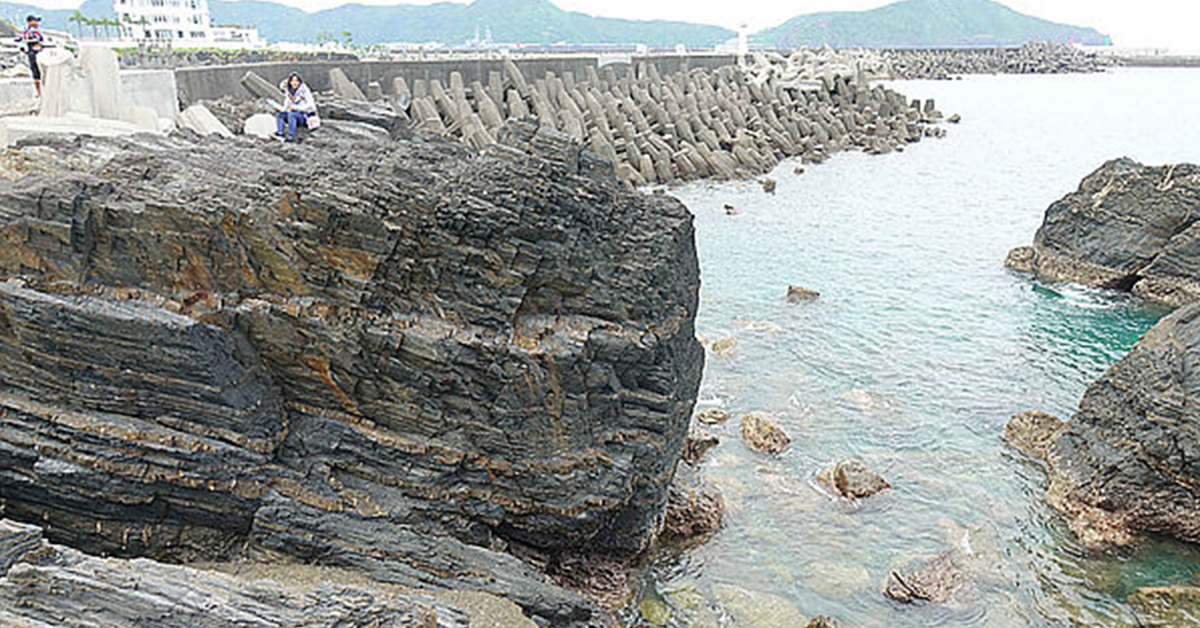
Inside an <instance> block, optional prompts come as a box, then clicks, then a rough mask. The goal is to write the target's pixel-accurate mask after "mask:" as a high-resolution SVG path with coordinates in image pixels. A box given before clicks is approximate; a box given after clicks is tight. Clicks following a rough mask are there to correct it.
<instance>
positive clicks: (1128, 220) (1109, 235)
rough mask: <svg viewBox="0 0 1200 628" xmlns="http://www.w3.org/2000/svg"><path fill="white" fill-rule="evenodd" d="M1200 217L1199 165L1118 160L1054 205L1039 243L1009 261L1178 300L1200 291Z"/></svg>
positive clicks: (1045, 273)
mask: <svg viewBox="0 0 1200 628" xmlns="http://www.w3.org/2000/svg"><path fill="white" fill-rule="evenodd" d="M1198 219H1200V167H1197V166H1194V165H1191V164H1178V165H1172V166H1157V167H1150V166H1143V165H1141V164H1139V163H1137V162H1135V161H1132V160H1130V159H1116V160H1113V161H1110V162H1108V163H1106V164H1104V165H1103V166H1101V167H1100V169H1098V170H1096V171H1095V172H1093V173H1092V174H1090V175H1088V176H1087V177H1086V178H1085V179H1084V180H1083V182H1082V183H1080V185H1079V189H1078V190H1076V191H1075V192H1073V193H1071V194H1069V195H1067V196H1066V197H1064V198H1063V199H1061V200H1059V201H1058V202H1056V203H1054V204H1053V205H1051V206H1050V208H1049V209H1047V210H1046V217H1045V220H1044V222H1043V223H1042V226H1041V228H1040V229H1038V231H1037V235H1036V236H1035V237H1034V242H1033V246H1030V247H1020V248H1017V249H1014V250H1013V251H1012V252H1010V253H1009V255H1008V259H1007V260H1006V261H1005V264H1006V265H1007V266H1008V267H1009V268H1012V269H1014V270H1018V271H1022V272H1031V273H1034V274H1036V275H1037V276H1038V277H1039V278H1042V279H1046V280H1048V281H1069V282H1074V283H1081V284H1085V285H1089V286H1095V287H1100V288H1111V289H1117V290H1131V291H1132V292H1133V293H1134V294H1137V295H1139V296H1141V297H1144V298H1146V299H1148V300H1150V301H1153V302H1156V303H1161V304H1163V305H1167V306H1171V307H1178V306H1180V305H1183V304H1185V303H1190V302H1192V301H1195V300H1196V299H1197V298H1200V226H1198V225H1197V224H1196V223H1197V220H1198Z"/></svg>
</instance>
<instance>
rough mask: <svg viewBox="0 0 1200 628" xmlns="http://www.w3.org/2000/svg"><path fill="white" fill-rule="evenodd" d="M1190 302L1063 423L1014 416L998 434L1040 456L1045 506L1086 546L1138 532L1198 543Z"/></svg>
mask: <svg viewBox="0 0 1200 628" xmlns="http://www.w3.org/2000/svg"><path fill="white" fill-rule="evenodd" d="M1198 356H1200V304H1192V305H1188V306H1185V307H1183V308H1180V309H1178V310H1176V311H1175V312H1174V313H1172V314H1171V315H1169V316H1167V317H1166V318H1164V319H1163V320H1162V321H1161V322H1159V324H1158V325H1156V326H1155V327H1154V328H1153V329H1151V330H1150V331H1149V332H1147V333H1146V335H1145V336H1144V337H1143V338H1142V340H1141V341H1139V342H1138V343H1137V345H1136V346H1135V347H1134V349H1133V351H1132V352H1131V353H1130V354H1129V355H1128V356H1126V357H1125V358H1124V359H1122V360H1121V361H1120V362H1118V363H1117V364H1116V365H1114V366H1113V367H1112V368H1111V369H1109V371H1108V372H1107V373H1106V374H1105V375H1104V376H1103V377H1101V378H1100V379H1099V380H1097V381H1096V382H1095V383H1094V384H1092V386H1091V387H1090V388H1089V389H1088V391H1087V393H1086V394H1085V395H1084V397H1083V401H1082V402H1081V403H1080V405H1079V411H1078V412H1076V413H1075V415H1074V417H1072V419H1071V421H1070V422H1068V423H1066V424H1065V425H1063V424H1061V422H1059V421H1057V420H1056V419H1054V418H1053V417H1050V416H1049V415H1044V414H1040V413H1026V414H1023V415H1018V416H1017V417H1014V419H1013V422H1012V423H1010V424H1009V428H1008V430H1006V437H1007V438H1008V440H1009V441H1010V442H1011V443H1014V445H1015V446H1017V447H1018V448H1019V449H1020V450H1021V451H1023V452H1025V453H1026V454H1028V455H1031V456H1033V457H1044V460H1045V461H1046V465H1047V471H1048V476H1049V483H1048V487H1047V501H1048V502H1049V503H1050V505H1052V506H1054V507H1055V508H1057V509H1058V510H1060V511H1062V512H1063V513H1064V514H1066V515H1067V518H1068V521H1069V522H1070V525H1071V529H1072V530H1073V531H1074V532H1075V533H1076V535H1077V536H1078V537H1079V538H1080V540H1081V541H1082V542H1083V543H1084V544H1086V545H1089V546H1093V547H1104V546H1112V545H1124V544H1128V543H1131V542H1133V541H1134V540H1135V539H1136V534H1137V533H1138V532H1154V533H1161V534H1168V535H1171V536H1174V537H1176V538H1179V539H1182V540H1185V541H1191V542H1193V543H1200V405H1197V403H1196V401H1195V398H1194V397H1195V395H1194V393H1193V391H1195V390H1197V389H1198V387H1200V362H1198V361H1197V357H1198Z"/></svg>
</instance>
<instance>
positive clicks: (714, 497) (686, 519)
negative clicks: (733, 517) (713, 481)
mask: <svg viewBox="0 0 1200 628" xmlns="http://www.w3.org/2000/svg"><path fill="white" fill-rule="evenodd" d="M724 516H725V500H724V499H723V498H722V497H721V495H720V493H717V492H715V491H712V490H705V489H700V488H695V487H691V486H686V485H684V484H683V483H682V482H680V481H679V480H678V479H676V482H675V483H674V484H673V485H671V492H670V493H669V494H668V496H667V507H666V510H665V513H664V515H663V527H662V532H661V533H660V538H661V539H662V541H663V542H666V543H681V542H692V541H696V540H699V539H703V538H706V537H708V536H711V535H713V534H715V533H716V532H717V531H718V530H720V529H721V519H722V517H724Z"/></svg>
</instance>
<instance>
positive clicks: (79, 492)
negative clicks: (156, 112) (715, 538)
mask: <svg viewBox="0 0 1200 628" xmlns="http://www.w3.org/2000/svg"><path fill="white" fill-rule="evenodd" d="M346 124H349V123H346ZM503 135H504V136H505V139H506V141H509V142H510V144H511V145H510V146H496V147H494V148H493V149H491V150H490V151H489V152H487V153H486V154H477V153H474V152H472V151H469V150H467V149H465V148H463V147H461V146H458V145H455V144H452V143H449V142H445V141H440V140H430V139H426V138H423V137H419V136H418V137H411V138H408V137H400V138H398V139H397V140H396V141H382V142H373V143H370V144H366V143H362V142H359V141H357V140H355V139H354V137H351V136H349V135H344V134H341V133H337V132H321V133H316V134H314V135H312V137H311V139H310V140H309V141H308V142H307V143H305V144H304V145H303V146H274V145H270V146H264V145H262V144H260V143H255V142H253V141H251V140H250V139H245V140H236V141H227V140H216V139H197V138H185V137H173V138H149V137H138V138H134V139H129V140H100V139H79V140H75V141H62V140H54V141H52V140H34V141H32V142H30V143H27V144H26V145H25V146H23V147H22V148H20V149H18V152H20V151H30V152H34V153H36V154H37V159H38V160H39V162H40V163H41V164H42V166H43V167H44V168H45V169H46V170H47V171H48V172H46V173H43V174H40V175H39V176H37V177H26V178H24V179H20V180H17V181H15V182H7V181H4V182H0V234H2V235H3V237H4V240H5V242H7V243H8V245H6V246H5V247H4V248H3V249H2V250H0V274H2V276H4V277H8V278H9V280H8V281H6V282H3V283H0V406H3V409H4V412H3V413H0V478H2V481H0V507H3V508H4V509H5V511H6V512H7V514H8V515H9V516H12V517H16V518H19V519H23V520H28V521H45V522H47V523H48V524H49V526H48V529H49V530H50V532H49V534H50V535H51V538H52V539H53V540H56V541H60V542H66V543H69V544H71V545H73V546H76V547H79V548H81V549H85V550H88V551H96V552H113V553H117V554H121V555H140V556H152V557H156V558H161V559H172V560H175V559H178V560H190V559H217V558H223V557H226V556H228V555H230V554H233V553H235V552H237V551H239V550H240V548H241V547H243V546H244V545H245V544H246V543H247V542H249V543H250V544H251V546H252V547H254V548H259V549H262V550H269V551H273V552H280V553H283V554H287V555H291V556H294V557H298V558H301V559H304V560H310V561H317V562H323V563H329V564H335V565H339V566H343V567H347V568H352V569H358V570H361V571H363V572H365V573H368V574H370V575H371V576H372V577H374V578H376V579H378V580H380V581H385V582H392V583H397V584H402V585H405V586H414V587H416V586H419V587H435V588H438V587H448V588H465V589H472V590H483V591H494V592H499V593H502V594H504V595H506V596H509V597H510V598H512V599H514V600H516V601H517V602H518V603H520V604H521V605H522V606H523V607H524V608H525V609H526V611H527V612H528V613H530V614H531V615H535V616H538V617H539V618H540V619H541V620H542V621H543V622H545V623H548V624H552V625H573V624H579V623H584V622H588V621H592V619H591V618H593V617H594V611H595V609H594V607H592V606H591V605H590V604H588V603H587V602H586V601H584V600H583V599H582V598H580V597H579V596H578V595H575V594H573V593H570V592H568V591H565V590H562V589H560V588H557V587H554V586H552V585H548V584H546V582H545V578H544V577H543V576H542V574H540V573H538V572H537V571H536V570H534V569H532V568H530V567H529V566H527V565H526V564H524V563H522V562H521V561H519V560H517V559H515V558H513V557H511V556H508V555H506V554H502V553H498V552H495V551H493V550H492V549H490V548H493V547H503V546H512V547H515V546H525V547H531V548H534V549H536V550H537V551H542V552H549V553H558V552H572V551H576V550H579V549H580V548H585V547H586V548H589V549H603V550H605V551H613V552H632V551H637V550H640V549H642V548H644V547H645V546H646V544H647V542H648V540H649V539H650V538H651V537H652V535H653V528H654V525H655V522H656V521H657V520H658V519H659V517H660V516H661V513H662V508H663V505H664V503H665V501H666V496H667V489H668V484H669V481H670V479H671V474H672V470H673V469H674V467H675V463H676V462H677V461H678V459H679V456H680V454H681V452H682V450H683V444H684V439H685V437H686V433H687V427H688V422H689V418H690V415H691V410H692V405H693V403H694V400H695V394H696V390H697V388H698V384H699V377H700V373H701V369H702V365H703V358H704V356H703V351H702V348H701V347H700V345H699V343H698V342H697V341H696V340H695V332H694V329H693V320H694V316H695V310H696V304H697V291H698V286H699V279H698V268H697V262H696V256H695V249H694V244H693V231H692V221H691V217H690V215H689V214H688V212H687V210H686V208H684V207H683V206H682V205H681V204H679V203H678V202H677V201H675V200H673V199H671V198H669V197H656V196H644V195H640V194H635V193H631V192H628V191H627V190H626V189H625V187H624V186H623V185H621V184H620V183H619V182H618V181H616V180H615V179H613V178H612V176H611V166H610V165H609V164H607V163H606V162H604V161H602V160H600V159H598V158H596V157H595V156H594V155H591V154H590V153H587V152H583V151H581V150H580V149H579V147H578V146H577V145H575V144H573V143H572V142H570V141H569V140H567V139H566V138H564V137H562V136H559V135H557V134H554V133H552V132H548V131H536V130H534V129H532V128H530V127H527V126H525V127H522V126H520V125H516V126H513V127H510V128H509V129H508V130H507V131H506V133H504V134H503ZM380 547H387V548H389V550H388V551H386V552H381V551H379V548H380Z"/></svg>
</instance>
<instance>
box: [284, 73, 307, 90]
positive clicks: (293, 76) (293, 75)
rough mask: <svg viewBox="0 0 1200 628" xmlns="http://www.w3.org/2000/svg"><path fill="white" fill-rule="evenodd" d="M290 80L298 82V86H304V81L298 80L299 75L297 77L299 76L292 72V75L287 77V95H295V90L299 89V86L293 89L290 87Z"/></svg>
mask: <svg viewBox="0 0 1200 628" xmlns="http://www.w3.org/2000/svg"><path fill="white" fill-rule="evenodd" d="M292 79H296V80H297V81H300V85H303V84H304V79H302V78H300V75H299V74H297V73H295V72H292V73H291V74H289V75H288V77H287V89H288V93H289V94H295V93H296V90H297V89H300V86H299V85H297V86H296V87H294V88H293V87H292Z"/></svg>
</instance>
